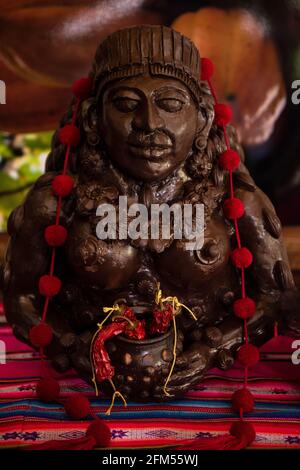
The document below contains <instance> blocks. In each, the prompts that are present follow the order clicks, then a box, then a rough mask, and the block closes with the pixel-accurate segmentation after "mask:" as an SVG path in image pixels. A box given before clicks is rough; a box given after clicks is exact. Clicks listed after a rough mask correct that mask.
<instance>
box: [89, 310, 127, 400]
mask: <svg viewBox="0 0 300 470" xmlns="http://www.w3.org/2000/svg"><path fill="white" fill-rule="evenodd" d="M120 310H121V309H120V306H119V305H118V304H114V305H113V306H112V307H103V312H104V313H107V312H108V315H106V317H105V318H104V320H103V321H102V322H101V323H97V327H98V329H97V330H96V332H95V333H94V335H93V338H92V341H91V345H90V363H91V365H92V374H93V376H92V382H93V384H94V388H95V394H96V397H98V396H99V390H98V385H97V381H96V374H95V368H94V361H93V355H92V354H93V344H94V341H95V338H96V336H97V334H98V333H99V330H101V328H102V326H103V325H104V323H105V322H106V321H107V320H108V319H109V317H110V316H111V315H112V313H113V312H119V311H120Z"/></svg>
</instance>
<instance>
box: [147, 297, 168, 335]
mask: <svg viewBox="0 0 300 470" xmlns="http://www.w3.org/2000/svg"><path fill="white" fill-rule="evenodd" d="M172 318H173V306H172V304H166V305H164V307H163V310H159V309H158V308H157V309H154V311H153V320H152V323H151V325H150V331H149V332H150V335H151V336H155V335H158V334H160V335H161V334H163V333H166V332H167V331H168V329H169V327H170V323H171V321H172Z"/></svg>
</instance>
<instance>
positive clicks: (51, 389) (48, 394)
mask: <svg viewBox="0 0 300 470" xmlns="http://www.w3.org/2000/svg"><path fill="white" fill-rule="evenodd" d="M59 392H60V387H59V383H58V382H57V380H55V379H52V378H51V377H44V378H43V379H41V380H40V381H39V382H38V383H37V385H36V395H37V397H38V398H39V399H40V400H42V401H44V402H45V403H48V402H50V401H55V400H56V399H57V398H58V397H59Z"/></svg>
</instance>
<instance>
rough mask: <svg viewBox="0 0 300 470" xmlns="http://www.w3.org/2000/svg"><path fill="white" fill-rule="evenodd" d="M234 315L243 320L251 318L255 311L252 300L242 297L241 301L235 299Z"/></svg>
mask: <svg viewBox="0 0 300 470" xmlns="http://www.w3.org/2000/svg"><path fill="white" fill-rule="evenodd" d="M233 311H234V314H235V315H236V316H237V317H239V318H243V319H247V318H250V317H253V315H254V314H255V311H256V305H255V302H254V300H252V299H250V297H244V298H243V299H237V300H235V301H234V303H233Z"/></svg>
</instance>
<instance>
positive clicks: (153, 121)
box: [133, 102, 165, 132]
mask: <svg viewBox="0 0 300 470" xmlns="http://www.w3.org/2000/svg"><path fill="white" fill-rule="evenodd" d="M133 124H134V126H135V127H136V128H138V129H143V130H145V131H147V132H151V131H154V130H155V129H159V128H161V127H164V125H165V122H164V120H163V119H162V117H161V116H160V114H159V110H158V109H157V106H156V105H155V104H154V103H149V102H147V103H145V104H144V105H143V106H141V107H140V109H139V110H138V111H137V112H136V115H135V119H134V122H133Z"/></svg>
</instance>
